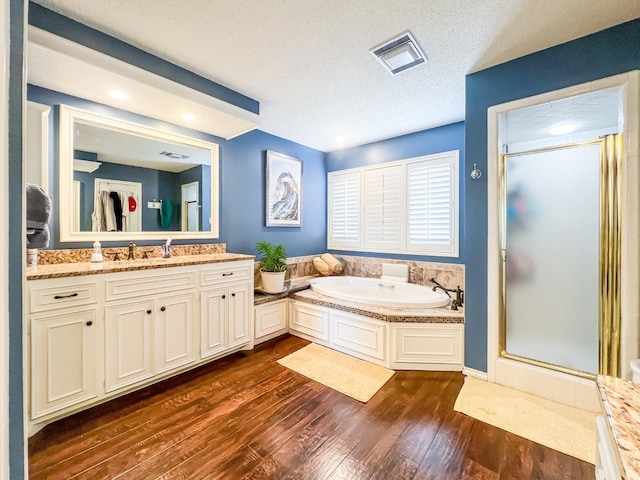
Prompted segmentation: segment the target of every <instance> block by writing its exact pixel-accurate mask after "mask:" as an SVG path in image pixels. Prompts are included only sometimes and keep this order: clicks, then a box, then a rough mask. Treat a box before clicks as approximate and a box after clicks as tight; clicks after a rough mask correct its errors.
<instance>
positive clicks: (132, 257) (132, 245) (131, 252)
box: [127, 242, 136, 260]
mask: <svg viewBox="0 0 640 480" xmlns="http://www.w3.org/2000/svg"><path fill="white" fill-rule="evenodd" d="M135 251H136V244H135V243H133V242H129V255H128V256H127V260H135V259H136V256H135Z"/></svg>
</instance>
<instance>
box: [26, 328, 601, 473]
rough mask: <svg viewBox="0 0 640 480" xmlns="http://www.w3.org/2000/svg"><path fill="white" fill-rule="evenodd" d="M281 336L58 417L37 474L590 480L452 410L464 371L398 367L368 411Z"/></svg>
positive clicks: (575, 465) (578, 467)
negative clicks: (315, 373) (305, 363)
mask: <svg viewBox="0 0 640 480" xmlns="http://www.w3.org/2000/svg"><path fill="white" fill-rule="evenodd" d="M307 343H308V342H306V341H304V340H302V339H299V338H296V337H292V336H284V337H280V338H278V339H276V340H272V341H270V342H267V343H266V344H263V345H259V346H258V347H257V348H256V349H255V350H253V351H251V352H241V353H237V354H234V355H232V356H230V357H228V358H225V359H222V360H219V361H216V362H214V363H212V364H209V365H206V366H204V367H201V368H198V369H196V370H194V371H191V372H188V373H185V374H183V375H180V376H178V377H174V378H172V379H169V380H166V381H164V382H162V383H160V384H157V385H154V386H151V387H148V388H146V389H144V390H141V391H139V392H135V393H132V394H130V395H127V396H125V397H122V398H119V399H116V400H113V401H111V402H109V403H106V404H104V405H100V406H98V407H95V408H93V409H90V410H87V411H84V412H81V413H78V414H76V415H74V416H72V417H69V418H66V419H63V420H60V421H58V422H56V423H54V424H52V425H49V426H47V427H46V428H45V429H43V430H42V431H40V432H39V433H37V434H36V435H34V436H33V437H32V438H31V439H30V440H29V470H30V478H33V479H65V480H66V479H71V478H73V479H106V478H108V479H114V478H119V479H136V480H139V479H201V478H206V479H234V480H235V479H267V478H268V479H304V480H311V479H330V480H338V479H349V480H352V479H386V480H392V479H393V480H395V479H406V480H409V479H461V478H465V479H466V478H469V479H591V478H594V471H593V470H594V469H593V466H592V465H590V464H588V463H585V462H582V461H580V460H577V459H574V458H572V457H569V456H567V455H564V454H562V453H559V452H556V451H554V450H551V449H549V448H546V447H543V446H540V445H538V444H535V443H533V442H530V441H528V440H525V439H523V438H520V437H517V436H515V435H513V434H510V433H507V432H504V431H503V430H500V429H497V428H495V427H492V426H490V425H487V424H485V423H482V422H479V421H477V420H474V419H472V418H470V417H467V416H465V415H462V414H460V413H457V412H454V411H453V404H454V402H455V399H456V396H457V394H458V392H459V390H460V388H461V386H462V382H463V376H462V375H461V374H460V373H443V372H403V371H399V372H397V373H396V374H395V375H394V376H393V377H392V378H391V380H390V381H389V382H387V383H386V384H385V386H384V387H383V388H382V389H381V390H380V391H379V392H378V393H377V394H376V395H374V397H373V398H372V399H371V400H370V401H369V402H368V403H366V404H362V403H360V402H358V401H356V400H353V399H351V398H349V397H347V396H345V395H342V394H340V393H338V392H336V391H333V390H331V389H329V388H327V387H324V386H323V385H320V384H318V383H316V382H314V381H312V380H309V379H307V378H305V377H303V376H301V375H298V374H296V373H294V372H292V371H290V370H288V369H286V368H284V367H281V366H280V365H279V364H277V363H276V360H277V359H279V358H281V357H283V356H285V355H287V354H288V353H291V352H293V351H295V350H297V349H299V348H301V347H303V346H304V345H306V344H307Z"/></svg>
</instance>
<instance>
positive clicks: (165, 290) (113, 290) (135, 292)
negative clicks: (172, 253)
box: [105, 269, 196, 301]
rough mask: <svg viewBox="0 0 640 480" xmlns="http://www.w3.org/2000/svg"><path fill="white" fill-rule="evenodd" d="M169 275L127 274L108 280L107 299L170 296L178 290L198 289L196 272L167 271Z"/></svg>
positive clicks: (155, 273)
mask: <svg viewBox="0 0 640 480" xmlns="http://www.w3.org/2000/svg"><path fill="white" fill-rule="evenodd" d="M165 271H166V272H167V273H160V272H154V274H153V275H152V276H150V275H148V274H147V275H132V274H130V273H129V274H126V275H124V276H121V275H120V274H118V276H117V277H114V278H111V279H108V280H107V281H106V284H105V289H106V299H107V301H111V300H122V299H127V298H135V297H143V296H147V295H155V294H170V293H172V292H174V291H176V290H183V289H188V288H195V287H196V272H195V271H194V270H182V269H181V270H177V269H166V270H165Z"/></svg>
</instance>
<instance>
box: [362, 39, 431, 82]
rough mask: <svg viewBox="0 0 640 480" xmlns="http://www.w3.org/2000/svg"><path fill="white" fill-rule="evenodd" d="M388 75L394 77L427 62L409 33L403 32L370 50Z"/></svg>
mask: <svg viewBox="0 0 640 480" xmlns="http://www.w3.org/2000/svg"><path fill="white" fill-rule="evenodd" d="M370 52H371V53H372V54H373V56H374V57H376V58H377V59H378V60H379V61H380V63H381V64H382V65H384V68H386V69H387V70H388V71H389V73H391V74H392V75H395V74H396V73H400V72H403V71H405V70H407V69H409V68H411V67H415V66H416V65H420V64H421V63H424V62H425V60H428V58H427V56H426V55H425V54H424V53H423V52H422V50H421V49H420V46H419V45H418V42H416V39H415V38H413V35H411V32H405V33H403V34H401V35H400V36H399V37H396V38H394V39H392V40H390V41H389V42H386V43H385V44H383V45H378V46H377V47H374V48H372V49H371V50H370Z"/></svg>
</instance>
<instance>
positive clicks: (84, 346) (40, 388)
mask: <svg viewBox="0 0 640 480" xmlns="http://www.w3.org/2000/svg"><path fill="white" fill-rule="evenodd" d="M252 274H253V261H234V262H224V263H216V264H197V265H189V266H179V267H169V268H158V269H147V270H133V271H123V272H117V273H104V274H97V275H83V276H69V277H63V278H50V279H40V280H29V281H28V282H27V290H28V306H27V310H28V315H27V318H28V325H27V332H28V345H29V362H30V365H29V371H30V379H29V383H30V386H31V408H30V420H31V430H32V433H33V431H34V430H37V428H38V427H39V426H42V425H44V424H46V423H48V422H49V421H52V420H55V419H57V418H60V417H62V416H65V415H67V414H70V413H73V412H75V411H78V410H81V409H83V408H87V407H89V406H92V405H94V404H97V403H100V402H102V401H105V400H108V399H110V398H113V397H115V396H118V395H121V394H123V393H127V392H130V391H132V390H135V389H137V388H140V387H143V386H146V385H149V384H151V383H154V382H156V381H158V380H161V379H164V378H167V377H169V376H171V375H174V374H176V373H179V372H182V371H185V370H187V369H189V368H193V367H195V366H197V365H201V364H202V363H205V362H207V361H211V360H213V359H215V358H219V357H221V356H223V355H226V354H229V353H231V352H234V351H237V350H239V349H243V348H252V347H253V342H252V339H253V332H252V321H251V318H252V317H251V313H252V312H253V275H252Z"/></svg>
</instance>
